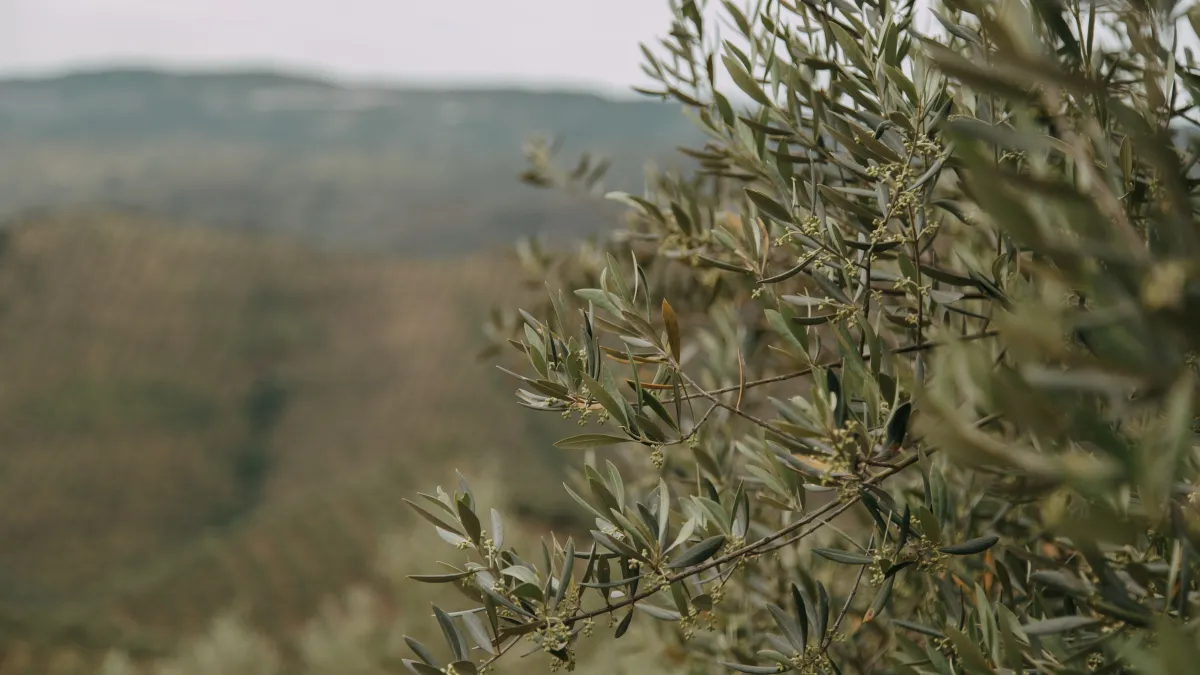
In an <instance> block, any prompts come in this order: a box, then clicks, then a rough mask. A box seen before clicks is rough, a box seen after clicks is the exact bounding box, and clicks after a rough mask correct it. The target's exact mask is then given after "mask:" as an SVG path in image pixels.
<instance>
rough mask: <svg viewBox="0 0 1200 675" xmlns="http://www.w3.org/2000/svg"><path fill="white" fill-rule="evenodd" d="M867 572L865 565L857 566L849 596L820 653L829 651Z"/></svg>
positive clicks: (826, 636)
mask: <svg viewBox="0 0 1200 675" xmlns="http://www.w3.org/2000/svg"><path fill="white" fill-rule="evenodd" d="M866 571H867V566H866V565H859V566H858V576H857V577H855V578H854V586H853V587H852V588H851V589H850V595H848V596H846V602H845V604H843V605H842V611H840V612H838V615H837V618H836V619H834V621H833V628H832V630H830V631H829V633H828V634H826V635H825V642H824V643H823V644H822V645H821V653H822V654H823V653H825V652H827V651H829V647H830V646H832V645H833V637H834V636H835V635H837V632H838V629H839V628H841V627H842V621H844V620H845V619H846V613H847V612H849V611H850V603H852V602H854V596H855V595H857V594H858V585H859V584H861V583H862V578H863V574H864V573H865V572H866Z"/></svg>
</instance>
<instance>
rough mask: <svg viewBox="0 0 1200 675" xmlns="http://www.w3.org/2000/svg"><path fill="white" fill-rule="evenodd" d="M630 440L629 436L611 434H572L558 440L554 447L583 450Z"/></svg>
mask: <svg viewBox="0 0 1200 675" xmlns="http://www.w3.org/2000/svg"><path fill="white" fill-rule="evenodd" d="M628 442H629V438H628V437H623V436H611V435H609V434H579V435H578V436H570V437H568V438H564V439H562V440H559V441H556V442H555V443H554V447H556V448H563V449H564V450H582V449H586V448H599V447H602V446H605V445H617V444H620V443H628Z"/></svg>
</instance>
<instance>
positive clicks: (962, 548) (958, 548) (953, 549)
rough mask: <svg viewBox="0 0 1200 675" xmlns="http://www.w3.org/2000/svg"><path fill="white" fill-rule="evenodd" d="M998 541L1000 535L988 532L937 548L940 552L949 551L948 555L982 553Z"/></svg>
mask: <svg viewBox="0 0 1200 675" xmlns="http://www.w3.org/2000/svg"><path fill="white" fill-rule="evenodd" d="M998 541H1000V537H999V536H998V535H995V534H990V535H988V536H986V537H977V538H975V539H971V540H969V541H964V542H962V543H961V544H954V545H952V546H943V547H941V548H939V549H938V550H939V551H941V552H942V553H949V554H950V555H973V554H975V553H983V552H984V551H986V550H988V549H989V548H991V547H993V546H995V545H996V542H998Z"/></svg>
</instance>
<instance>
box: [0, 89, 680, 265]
mask: <svg viewBox="0 0 1200 675" xmlns="http://www.w3.org/2000/svg"><path fill="white" fill-rule="evenodd" d="M534 133H540V134H546V135H557V136H561V137H562V138H564V139H565V140H566V141H567V145H566V150H567V151H583V150H588V151H595V152H597V153H599V154H601V155H604V156H607V157H610V158H612V159H613V163H614V166H613V170H612V172H611V178H610V183H611V185H612V186H614V187H617V188H620V189H633V190H637V189H639V188H640V185H641V168H642V164H643V162H644V161H645V160H646V159H648V158H650V159H655V160H656V161H658V162H659V163H661V164H666V165H670V164H672V163H674V164H681V156H680V155H679V154H678V153H676V152H675V148H676V147H677V146H679V145H687V144H691V143H692V142H694V141H696V140H697V139H698V137H699V132H698V131H697V130H696V129H695V128H694V126H693V125H692V124H691V122H689V121H688V120H687V119H686V118H685V117H684V116H683V114H682V113H681V111H680V110H679V108H678V107H677V106H675V105H669V104H664V103H659V102H656V101H651V100H609V99H606V98H603V97H601V96H597V95H590V94H583V93H557V92H531V91H520V90H457V91H452V90H447V91H441V90H433V89H415V88H386V87H366V86H348V85H342V84H339V83H337V82H333V81H327V80H323V79H319V78H311V77H302V76H293V75H288V74H278V73H266V72H214V73H191V74H181V73H171V72H159V71H150V70H110V71H95V72H86V73H75V74H67V75H62V76H57V77H45V78H25V79H8V80H0V153H3V156H4V162H3V163H0V217H3V216H4V215H12V214H19V213H23V212H27V211H30V210H44V209H50V210H53V209H57V208H63V207H76V208H77V207H96V206H101V207H106V208H121V209H128V210H135V211H140V212H144V213H146V214H148V215H151V216H154V217H160V218H166V219H170V220H179V221H186V222H191V223H198V224H204V225H214V226H219V227H225V228H230V229H238V230H255V231H269V232H277V233H283V234H289V235H294V236H299V237H302V238H305V239H308V240H311V241H315V242H319V243H321V244H324V245H332V246H351V247H363V248H372V249H388V250H395V251H402V252H404V253H407V254H416V255H425V254H445V253H453V252H458V251H469V250H480V249H482V248H488V247H492V246H495V245H497V244H507V243H508V242H510V241H511V240H512V239H513V238H514V237H516V236H518V235H523V234H532V233H539V232H542V233H547V232H548V233H550V234H552V235H553V234H558V235H578V234H580V233H584V232H591V231H595V230H597V229H599V228H602V227H604V226H606V224H607V223H608V222H610V218H611V213H612V212H611V211H607V210H602V209H601V208H600V207H598V206H596V205H594V204H583V203H580V202H578V201H575V200H570V199H568V198H565V197H563V196H559V195H553V194H548V193H545V192H539V191H535V190H533V189H531V188H528V187H526V186H523V185H521V184H519V183H518V182H517V177H518V175H519V173H520V171H521V170H522V168H523V167H524V164H523V162H524V160H523V158H522V156H521V144H522V141H523V139H524V138H525V137H526V136H527V135H529V134H534ZM572 154H574V153H572ZM571 158H572V157H571V156H570V155H568V156H567V157H566V159H568V160H570V159H571Z"/></svg>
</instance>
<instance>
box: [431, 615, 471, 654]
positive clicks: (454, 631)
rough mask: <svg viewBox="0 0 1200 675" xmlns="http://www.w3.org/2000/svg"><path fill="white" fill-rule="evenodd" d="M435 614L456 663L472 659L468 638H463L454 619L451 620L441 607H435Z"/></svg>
mask: <svg viewBox="0 0 1200 675" xmlns="http://www.w3.org/2000/svg"><path fill="white" fill-rule="evenodd" d="M433 614H434V616H436V617H437V621H438V625H439V626H441V628H442V635H444V636H445V638H446V644H448V645H449V646H450V651H451V653H452V654H454V660H455V661H465V660H467V659H469V658H470V651H469V650H468V648H467V638H466V637H464V636H463V634H462V631H460V630H459V629H458V626H457V625H455V623H454V619H451V618H450V615H449V614H446V612H444V611H442V608H441V607H438V606H437V605H434V606H433Z"/></svg>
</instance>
